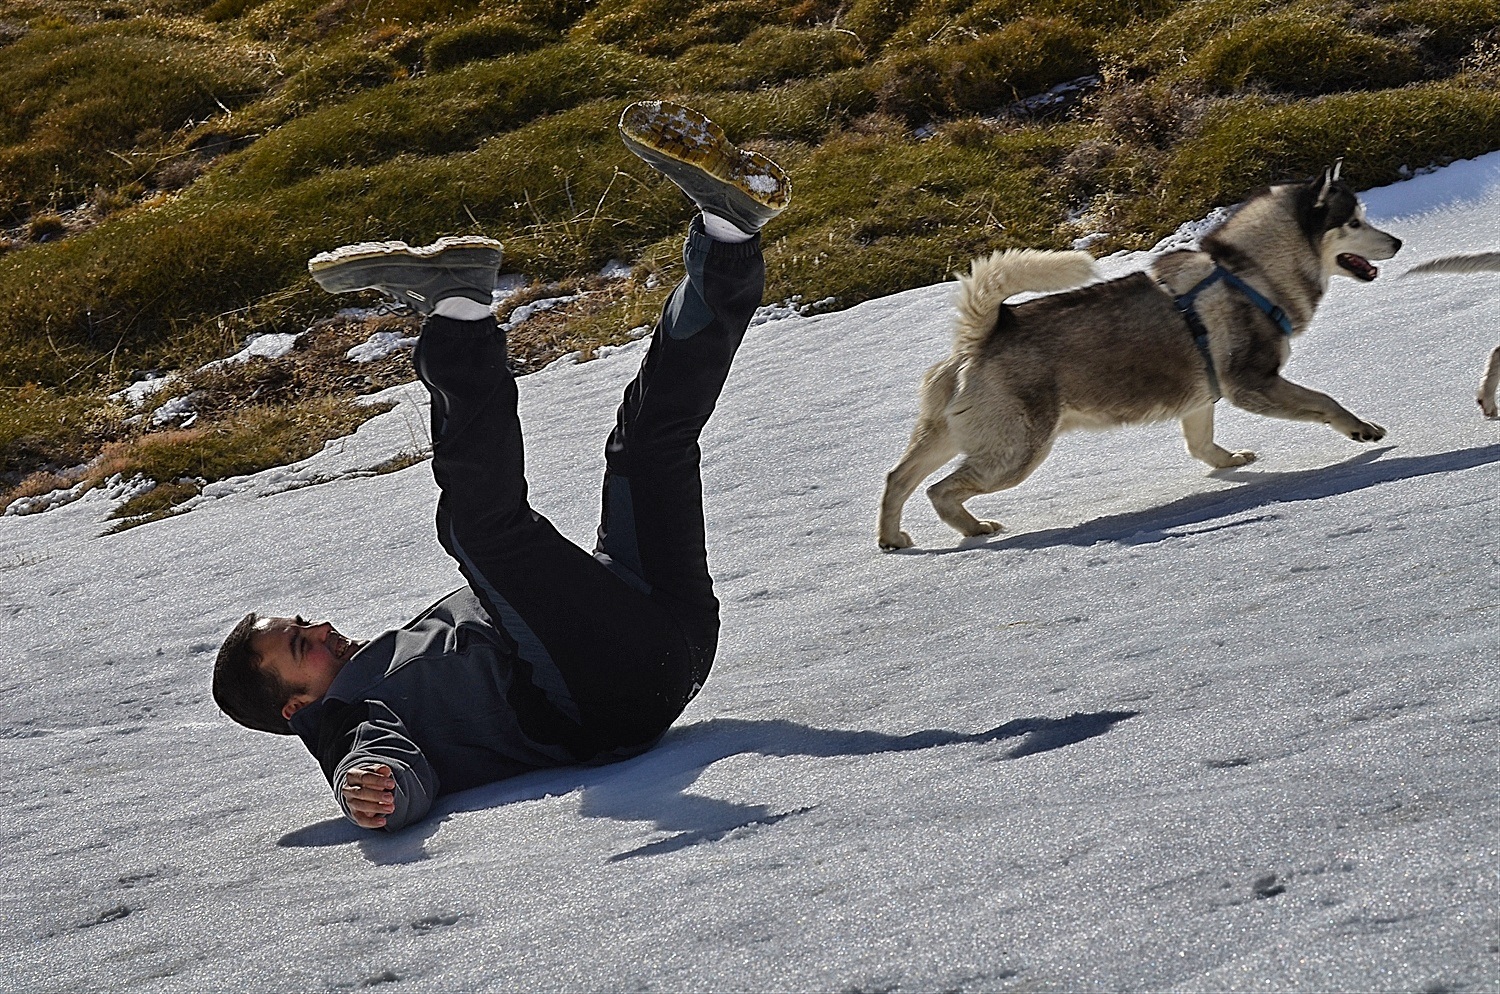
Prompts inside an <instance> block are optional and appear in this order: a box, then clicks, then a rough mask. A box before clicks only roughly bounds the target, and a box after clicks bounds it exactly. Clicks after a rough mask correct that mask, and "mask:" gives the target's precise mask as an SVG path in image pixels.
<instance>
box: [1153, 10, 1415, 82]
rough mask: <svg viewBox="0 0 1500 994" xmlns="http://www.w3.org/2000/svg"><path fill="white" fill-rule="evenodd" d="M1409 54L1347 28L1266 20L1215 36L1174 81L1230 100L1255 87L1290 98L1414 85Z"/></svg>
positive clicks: (1407, 48)
mask: <svg viewBox="0 0 1500 994" xmlns="http://www.w3.org/2000/svg"><path fill="white" fill-rule="evenodd" d="M1423 75H1424V67H1423V65H1422V62H1421V61H1420V60H1419V59H1418V58H1417V53H1416V51H1415V50H1414V47H1413V46H1412V45H1410V44H1403V43H1400V42H1396V41H1390V40H1387V39H1384V38H1376V37H1373V36H1371V35H1367V34H1362V33H1360V32H1357V31H1351V30H1348V29H1346V28H1345V27H1344V26H1343V25H1342V24H1341V23H1340V22H1339V21H1338V20H1337V19H1335V18H1332V17H1327V16H1320V15H1316V14H1312V13H1308V12H1301V11H1294V12H1289V13H1277V14H1269V15H1266V16H1263V17H1256V18H1252V19H1250V20H1249V21H1248V22H1246V23H1245V24H1243V25H1242V26H1239V27H1236V28H1233V29H1231V30H1229V31H1226V32H1225V33H1223V34H1221V35H1219V36H1217V37H1215V38H1214V39H1213V41H1211V42H1210V43H1209V44H1208V45H1207V46H1205V47H1204V48H1203V50H1202V51H1200V52H1198V53H1197V54H1196V55H1194V56H1193V57H1192V58H1191V59H1189V60H1188V62H1187V64H1186V65H1184V66H1183V67H1182V68H1181V69H1179V70H1177V71H1176V72H1173V73H1171V74H1169V77H1170V78H1173V79H1186V80H1192V81H1195V82H1199V83H1202V84H1203V85H1204V86H1206V87H1208V88H1209V89H1210V90H1214V91H1217V92H1220V93H1233V92H1235V91H1237V90H1242V89H1246V88H1252V87H1253V88H1260V89H1265V90H1272V91H1279V92H1283V93H1294V94H1306V95H1311V94H1319V93H1336V92H1338V91H1341V90H1351V89H1385V88H1387V87H1392V86H1400V85H1402V84H1403V83H1409V82H1412V81H1413V80H1417V79H1420V78H1421V77H1422V76H1423Z"/></svg>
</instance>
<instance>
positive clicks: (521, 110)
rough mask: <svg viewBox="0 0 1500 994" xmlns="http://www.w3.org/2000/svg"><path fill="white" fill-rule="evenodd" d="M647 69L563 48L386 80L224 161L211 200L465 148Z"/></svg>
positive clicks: (614, 88) (610, 54) (621, 87)
mask: <svg viewBox="0 0 1500 994" xmlns="http://www.w3.org/2000/svg"><path fill="white" fill-rule="evenodd" d="M655 71H656V72H659V71H660V70H659V69H658V70H655ZM652 72H653V67H652V66H651V65H650V64H648V63H646V62H645V61H643V60H641V59H640V58H638V57H635V56H630V55H626V54H625V53H623V52H620V51H618V50H616V49H612V48H604V47H599V46H593V45H574V44H567V45H554V46H550V47H548V48H545V49H542V50H541V51H539V52H532V53H529V54H525V55H517V56H512V57H509V58H503V59H495V60H489V61H484V62H470V63H468V64H465V65H462V66H459V67H457V68H455V69H452V70H450V71H448V72H445V73H441V74H438V75H435V76H428V77H424V78H421V79H413V80H405V81H401V82H397V83H393V84H391V85H389V86H384V87H381V88H380V89H378V90H375V91H372V92H368V93H362V94H360V95H358V96H356V97H354V98H353V99H351V100H349V101H347V102H345V103H343V104H341V105H339V106H337V107H332V108H325V109H321V110H318V111H314V112H312V113H310V114H307V115H306V116H303V117H300V118H298V119H297V120H295V121H293V122H292V123H290V124H287V125H285V126H284V127H281V128H278V129H277V130H276V131H275V132H273V133H272V134H270V135H267V136H266V137H264V138H262V139H261V140H260V141H258V142H257V143H256V144H255V145H254V146H252V147H251V148H250V149H248V150H247V151H245V152H242V153H239V154H238V155H236V156H234V157H232V158H231V160H230V161H229V162H227V163H226V164H225V166H224V168H223V169H222V171H221V172H222V175H221V176H219V177H217V178H216V180H215V181H214V183H213V188H212V194H213V195H215V196H232V197H241V198H243V197H249V196H254V195H257V194H260V193H263V192H265V191H268V190H272V189H275V188H277V187H285V186H288V185H290V184H293V183H296V182H298V181H300V180H303V179H306V178H307V177H310V176H313V175H315V174H317V173H319V172H321V171H324V170H329V169H346V168H349V167H353V166H367V165H374V164H377V163H380V162H384V161H387V160H390V159H392V158H395V157H397V156H410V155H446V154H449V153H452V152H457V151H463V150H470V149H473V148H475V147H477V146H478V145H479V144H480V143H481V142H482V141H484V140H485V139H487V138H490V137H491V136H493V135H495V134H498V133H503V132H506V131H510V130H513V129H514V128H517V127H519V126H521V125H524V124H526V123H527V122H529V121H531V120H533V119H535V118H537V117H539V116H541V115H545V114H549V113H556V112H559V111H563V110H567V109H570V108H572V107H575V106H577V105H579V104H581V103H583V102H585V101H589V100H596V99H598V98H600V97H607V96H611V95H623V94H625V93H627V92H630V91H632V90H633V89H634V88H636V87H638V86H640V85H641V84H642V81H643V77H649V76H650V75H651V74H652ZM424 194H425V191H424ZM449 223H450V224H451V223H452V222H451V221H450V222H449Z"/></svg>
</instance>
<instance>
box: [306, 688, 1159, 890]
mask: <svg viewBox="0 0 1500 994" xmlns="http://www.w3.org/2000/svg"><path fill="white" fill-rule="evenodd" d="M1139 713H1140V712H1138V711H1098V712H1094V713H1092V714H1073V715H1069V716H1068V717H1066V718H1017V719H1015V720H1014V721H1007V722H1006V723H1005V724H1003V725H997V726H996V727H994V728H991V729H989V730H988V731H984V732H972V733H969V732H954V731H949V730H946V729H939V728H933V729H926V730H923V731H919V732H911V733H909V734H907V735H887V734H885V733H883V732H869V731H844V730H841V729H832V728H812V727H810V726H807V725H799V724H797V723H796V722H792V721H784V720H779V719H778V720H764V721H755V720H749V719H744V718H713V719H710V720H708V721H703V722H699V723H697V724H694V725H685V726H683V727H680V728H673V729H671V730H669V731H668V732H667V734H666V735H665V736H664V737H663V738H662V740H661V742H660V743H658V744H657V746H656V747H655V748H654V749H652V750H651V751H650V752H647V753H645V754H644V755H641V756H637V757H636V758H634V759H630V760H627V761H625V762H623V763H614V764H611V765H609V766H596V767H567V768H564V769H558V770H544V771H538V772H536V773H529V774H526V775H524V776H520V777H515V778H513V779H510V780H504V781H501V782H499V783H494V784H489V785H487V786H484V787H476V788H474V789H473V790H466V791H463V792H461V793H457V794H451V795H449V796H447V797H443V798H439V800H438V802H437V803H436V804H435V805H433V808H432V812H431V813H430V814H429V815H428V816H427V817H426V818H424V819H423V820H422V821H420V822H418V823H417V824H415V825H411V826H408V827H407V828H405V829H403V830H401V831H399V832H393V833H386V832H370V831H366V830H364V829H360V828H357V827H355V826H354V825H352V824H350V823H349V822H347V821H345V820H344V819H342V818H335V819H330V820H327V821H321V822H318V823H316V824H314V825H308V826H306V827H304V828H299V829H297V830H296V831H294V832H289V833H287V834H286V835H284V836H282V838H281V839H280V840H279V842H278V843H277V844H278V845H281V846H289V847H295V848H303V847H321V846H335V845H345V844H347V843H350V842H357V843H359V846H360V849H361V851H362V852H363V854H364V856H365V858H366V859H368V860H370V861H371V862H372V863H380V864H391V863H412V862H416V861H419V860H423V859H426V858H427V855H428V854H427V851H426V846H425V842H426V840H427V839H429V838H431V837H432V836H433V835H435V834H437V831H438V829H439V828H440V827H441V825H442V823H443V822H444V821H447V820H448V819H449V818H450V817H452V816H453V815H455V814H457V813H459V812H462V811H477V810H481V809H484V808H493V807H498V806H500V805H502V804H513V803H515V802H518V801H534V800H539V799H541V798H544V797H549V796H556V795H560V794H567V793H571V792H573V791H575V790H576V791H580V792H581V794H582V797H581V800H580V803H579V813H580V814H581V815H583V816H584V817H587V818H611V819H614V820H616V821H639V822H651V823H652V827H653V828H654V829H655V830H656V831H658V832H671V833H673V834H671V835H669V836H668V837H666V838H664V839H660V840H658V841H655V842H650V843H647V844H645V845H642V846H638V847H636V848H635V849H631V850H629V851H627V852H622V853H616V854H615V855H614V856H611V857H610V862H618V861H620V860H626V859H634V858H636V857H640V856H657V855H661V854H662V853H669V852H675V851H676V850H679V849H684V848H686V847H688V846H694V845H699V844H701V843H705V842H715V841H717V840H719V839H722V838H724V836H726V835H728V834H729V833H730V832H733V831H736V830H738V829H749V828H753V827H755V826H764V825H771V824H775V823H776V822H778V821H782V820H784V819H787V818H794V817H797V816H799V815H803V814H806V813H807V812H809V811H811V810H813V809H812V808H811V807H806V808H798V809H795V810H791V811H774V810H772V809H771V808H770V807H768V806H767V805H764V804H740V803H737V802H735V801H725V800H719V799H717V798H712V797H703V796H701V795H698V794H692V793H689V792H688V788H689V787H691V786H692V785H693V783H694V782H695V781H696V780H697V779H698V777H700V776H701V775H702V774H703V772H704V771H705V770H707V769H708V768H709V767H710V766H712V765H713V764H714V763H717V762H719V761H720V760H722V759H727V758H729V757H730V756H738V755H746V754H756V755H760V756H768V757H787V756H815V757H832V756H873V755H876V754H879V753H889V752H915V751H918V750H921V749H935V748H937V747H939V746H950V745H983V744H988V743H995V742H1002V741H1007V740H1011V739H1015V740H1018V741H1016V742H1015V743H1014V744H1013V745H1011V746H1010V748H1009V749H1006V750H1005V751H1004V752H1002V753H1000V754H999V755H997V756H996V757H995V758H997V759H1020V758H1022V757H1025V756H1032V755H1035V754H1037V753H1041V752H1048V751H1050V750H1052V749H1060V748H1062V747H1063V746H1069V745H1072V744H1074V743H1075V742H1082V741H1083V740H1085V739H1091V738H1093V737H1095V736H1097V735H1103V734H1104V733H1105V732H1107V731H1109V730H1110V729H1111V728H1113V727H1114V726H1115V725H1117V724H1119V723H1120V722H1122V721H1125V720H1126V719H1128V718H1133V717H1135V716H1136V715H1137V714H1139Z"/></svg>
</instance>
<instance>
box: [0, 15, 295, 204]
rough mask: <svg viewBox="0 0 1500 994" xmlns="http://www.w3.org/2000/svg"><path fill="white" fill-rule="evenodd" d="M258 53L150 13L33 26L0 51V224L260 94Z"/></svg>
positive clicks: (267, 71) (143, 161)
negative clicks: (188, 124) (41, 27)
mask: <svg viewBox="0 0 1500 994" xmlns="http://www.w3.org/2000/svg"><path fill="white" fill-rule="evenodd" d="M267 54H268V53H265V52H261V51H258V50H256V49H254V48H252V47H251V46H248V45H245V44H244V43H241V42H237V41H235V40H233V39H230V38H224V37H219V36H215V35H214V34H212V33H211V32H208V31H206V30H202V29H199V30H194V29H192V28H190V27H187V26H184V25H181V24H175V23H174V24H167V23H164V22H161V21H158V20H154V19H150V18H133V19H130V20H125V21H107V22H104V23H101V24H94V25H88V26H73V25H67V26H64V27H58V28H53V29H49V30H32V31H29V32H27V34H26V35H25V37H23V38H21V39H20V40H18V41H16V42H15V43H14V44H11V45H7V46H5V47H3V48H0V220H4V219H7V218H8V219H10V220H11V221H12V222H14V221H15V220H16V219H19V218H22V217H25V216H26V214H27V213H28V212H30V211H31V210H33V209H35V208H37V207H38V206H41V205H51V206H53V207H57V206H71V205H72V204H75V203H77V202H80V201H82V200H84V199H85V198H86V196H87V194H88V191H90V190H91V189H92V188H93V187H94V186H95V185H96V184H105V185H117V184H119V183H121V182H124V181H127V180H129V179H131V178H135V177H136V176H139V175H142V174H144V173H145V172H147V171H149V168H150V165H151V160H150V159H149V158H146V155H149V154H150V153H151V152H153V151H159V150H160V149H161V148H163V147H164V143H165V142H166V141H167V139H168V138H169V136H171V135H172V134H173V133H174V132H176V131H177V130H178V129H180V128H182V127H183V125H184V123H185V122H190V121H193V120H196V119H203V118H207V117H210V116H213V115H217V114H221V113H223V112H224V110H225V109H226V108H231V109H232V108H234V107H238V106H242V105H243V104H245V103H246V102H247V101H250V100H252V99H255V98H257V97H259V96H260V95H261V94H262V93H263V92H264V90H265V87H266V85H267V84H268V82H269V81H270V79H271V73H272V68H271V63H270V61H269V60H268V58H267Z"/></svg>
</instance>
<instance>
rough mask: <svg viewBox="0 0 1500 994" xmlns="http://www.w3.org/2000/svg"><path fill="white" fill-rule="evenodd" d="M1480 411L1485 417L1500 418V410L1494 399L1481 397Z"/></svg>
mask: <svg viewBox="0 0 1500 994" xmlns="http://www.w3.org/2000/svg"><path fill="white" fill-rule="evenodd" d="M1479 409H1480V410H1481V411H1483V412H1484V416H1485V417H1487V418H1491V419H1493V418H1500V408H1496V407H1495V398H1494V397H1480V398H1479Z"/></svg>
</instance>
